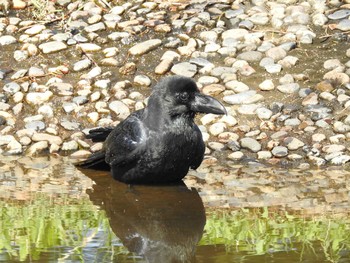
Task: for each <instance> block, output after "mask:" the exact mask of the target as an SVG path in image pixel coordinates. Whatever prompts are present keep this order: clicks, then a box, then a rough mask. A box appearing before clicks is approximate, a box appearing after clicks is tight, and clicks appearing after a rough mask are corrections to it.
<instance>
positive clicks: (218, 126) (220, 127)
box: [209, 122, 226, 136]
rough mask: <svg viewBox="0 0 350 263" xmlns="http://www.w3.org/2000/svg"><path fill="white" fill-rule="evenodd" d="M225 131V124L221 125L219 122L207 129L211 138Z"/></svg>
mask: <svg viewBox="0 0 350 263" xmlns="http://www.w3.org/2000/svg"><path fill="white" fill-rule="evenodd" d="M225 129H226V124H225V123H221V122H218V123H214V124H212V125H211V126H210V127H209V132H210V134H211V135H213V136H217V135H219V134H220V133H223V132H224V131H225Z"/></svg>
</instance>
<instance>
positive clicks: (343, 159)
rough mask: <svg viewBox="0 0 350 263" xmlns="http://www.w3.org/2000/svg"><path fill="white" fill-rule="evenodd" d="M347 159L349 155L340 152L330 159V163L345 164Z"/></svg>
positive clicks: (349, 159) (348, 159)
mask: <svg viewBox="0 0 350 263" xmlns="http://www.w3.org/2000/svg"><path fill="white" fill-rule="evenodd" d="M349 161H350V156H349V155H345V154H341V155H339V156H336V157H334V158H333V159H332V160H331V163H332V164H335V165H340V164H345V163H347V162H349Z"/></svg>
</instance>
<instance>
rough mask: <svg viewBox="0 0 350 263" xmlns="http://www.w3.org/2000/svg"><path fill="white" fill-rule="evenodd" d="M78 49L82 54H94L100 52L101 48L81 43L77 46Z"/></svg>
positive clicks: (92, 44)
mask: <svg viewBox="0 0 350 263" xmlns="http://www.w3.org/2000/svg"><path fill="white" fill-rule="evenodd" d="M79 48H81V50H83V51H84V52H96V51H100V50H101V47H100V46H99V45H96V44H94V43H81V44H79Z"/></svg>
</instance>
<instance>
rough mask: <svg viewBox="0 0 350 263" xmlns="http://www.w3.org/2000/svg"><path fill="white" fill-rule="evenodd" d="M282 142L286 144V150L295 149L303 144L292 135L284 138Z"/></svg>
mask: <svg viewBox="0 0 350 263" xmlns="http://www.w3.org/2000/svg"><path fill="white" fill-rule="evenodd" d="M283 141H284V144H285V145H286V146H287V148H288V150H291V151H293V150H297V149H299V148H301V147H303V146H304V145H305V143H303V142H302V141H301V140H299V139H297V138H294V137H287V138H284V140H283Z"/></svg>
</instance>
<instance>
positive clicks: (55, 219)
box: [0, 194, 350, 262]
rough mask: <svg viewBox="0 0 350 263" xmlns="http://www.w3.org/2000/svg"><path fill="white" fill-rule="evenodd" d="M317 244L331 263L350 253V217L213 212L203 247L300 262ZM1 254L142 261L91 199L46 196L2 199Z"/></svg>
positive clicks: (8, 257)
mask: <svg viewBox="0 0 350 263" xmlns="http://www.w3.org/2000/svg"><path fill="white" fill-rule="evenodd" d="M316 243H317V244H321V246H322V248H323V253H324V257H325V258H327V260H328V261H329V262H338V261H339V259H340V258H341V255H344V253H345V254H346V253H349V252H348V251H349V250H350V218H347V217H345V216H331V215H329V216H325V215H323V216H313V217H303V216H300V215H292V214H289V213H288V212H286V211H281V210H276V209H273V208H265V209H258V208H254V209H239V210H215V209H210V208H209V209H208V210H207V222H206V226H205V231H204V233H203V237H202V239H201V241H200V243H199V246H207V245H224V246H225V248H226V252H227V253H238V252H244V253H245V254H247V255H262V254H266V253H275V252H288V251H296V252H297V253H299V254H300V260H301V259H302V258H303V251H304V250H306V249H309V250H310V249H311V250H312V249H313V246H314V244H316ZM86 247H88V248H89V249H90V250H89V251H87V250H86ZM84 249H85V251H84ZM298 250H299V251H298ZM0 251H1V252H0V259H1V260H5V261H11V260H21V261H26V260H28V259H31V260H38V259H42V257H45V258H47V257H48V258H49V259H51V260H54V259H58V258H59V259H74V260H76V261H86V260H87V258H88V257H89V256H90V257H93V259H95V260H96V259H98V260H99V261H101V262H109V261H110V260H111V259H114V260H115V259H116V258H118V260H119V261H120V260H122V261H123V262H125V261H130V260H131V258H133V260H136V261H137V257H135V256H133V255H132V254H131V253H129V252H128V251H127V249H126V248H125V247H123V246H122V244H121V242H120V240H119V239H118V237H115V235H114V233H113V232H112V230H111V228H110V226H109V222H108V218H107V217H106V214H105V212H104V211H103V210H99V209H98V207H97V206H94V205H93V204H92V203H91V201H90V200H88V199H87V198H80V199H71V198H67V197H63V198H57V199H53V198H52V197H51V198H50V197H48V196H47V195H45V194H36V196H35V198H33V199H32V200H31V201H30V202H28V201H26V202H25V203H24V202H22V201H8V200H6V201H0ZM314 253H319V252H316V251H315V252H314Z"/></svg>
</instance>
